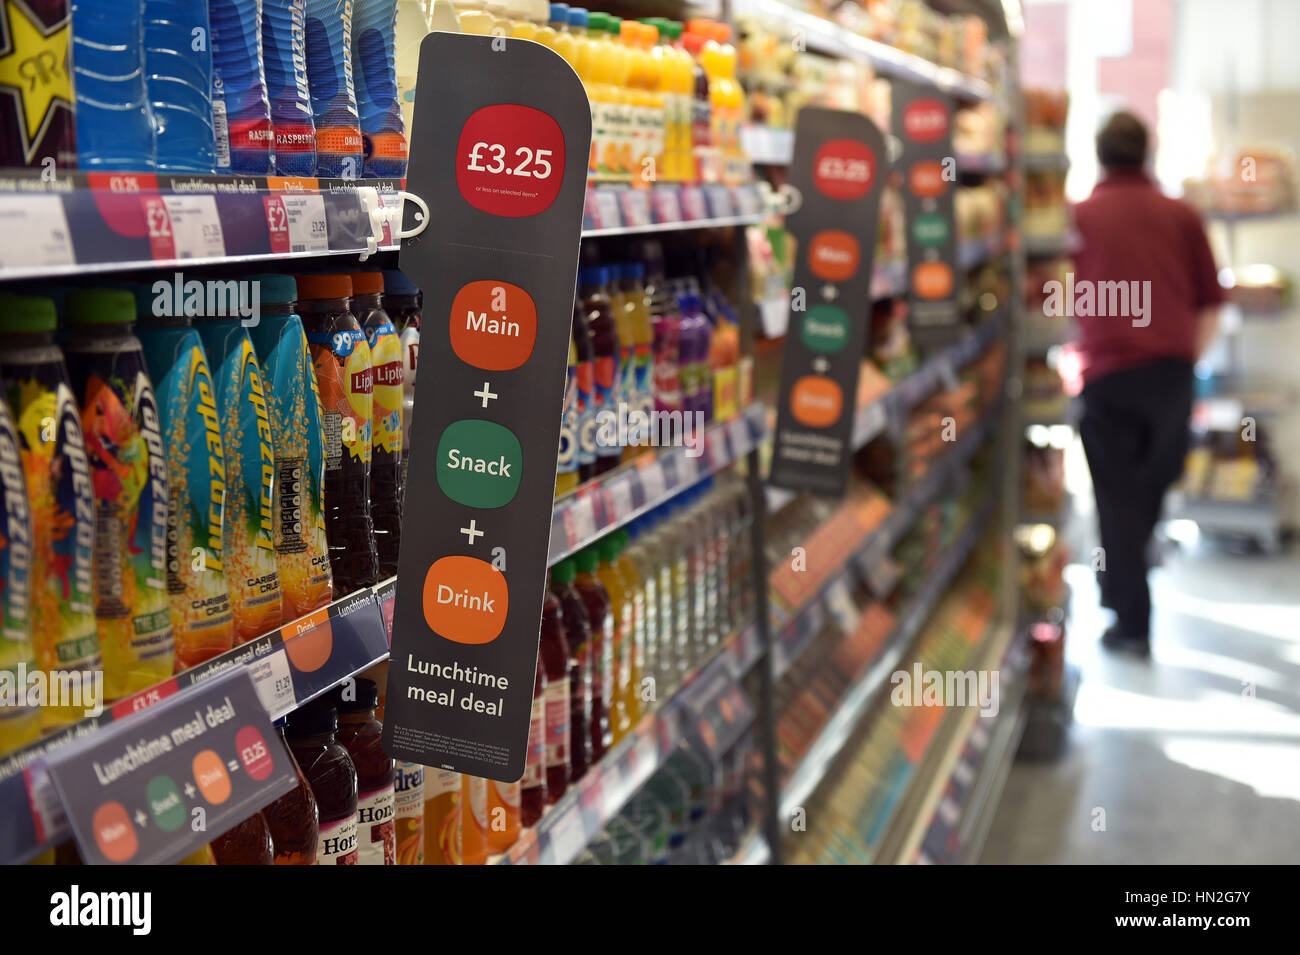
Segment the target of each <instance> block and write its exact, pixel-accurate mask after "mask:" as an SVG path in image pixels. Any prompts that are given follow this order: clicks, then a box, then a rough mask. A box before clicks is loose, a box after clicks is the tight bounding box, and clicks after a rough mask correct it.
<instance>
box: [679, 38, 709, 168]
mask: <svg viewBox="0 0 1300 955" xmlns="http://www.w3.org/2000/svg"><path fill="white" fill-rule="evenodd" d="M691 22H692V23H694V22H696V21H691ZM707 42H708V39H707V37H704V36H702V35H700V34H699V33H695V32H693V31H692V30H691V29H690V24H688V25H687V32H686V33H683V34H682V48H683V49H684V50H686V52H687V53H688V54H689V55H690V57H691V76H692V82H691V167H692V168H691V175H690V179H691V181H692V182H717V181H718V151H717V149H716V148H715V143H714V141H713V132H714V124H713V106H712V101H711V100H710V97H709V75H708V74H707V73H706V72H705V70H704V67H703V66H702V65H701V53H702V52H703V50H704V45H705V43H707Z"/></svg>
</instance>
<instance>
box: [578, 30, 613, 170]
mask: <svg viewBox="0 0 1300 955" xmlns="http://www.w3.org/2000/svg"><path fill="white" fill-rule="evenodd" d="M609 25H610V16H609V14H607V13H594V12H593V13H591V14H589V15H588V16H587V36H588V38H589V54H588V56H589V62H588V75H589V77H590V85H589V86H588V88H587V96H588V98H589V99H590V100H591V106H592V127H591V128H592V133H591V137H592V142H593V145H594V147H595V149H594V158H595V165H594V166H593V167H590V168H589V169H588V174H589V175H597V176H601V177H603V178H610V179H612V178H618V177H619V176H620V175H621V173H622V171H623V159H622V142H621V139H620V127H621V116H620V97H621V95H622V91H621V90H620V88H619V86H618V83H617V76H618V66H619V63H618V52H617V51H616V50H615V48H614V44H613V42H612V41H611V40H610V35H609ZM579 62H581V61H579Z"/></svg>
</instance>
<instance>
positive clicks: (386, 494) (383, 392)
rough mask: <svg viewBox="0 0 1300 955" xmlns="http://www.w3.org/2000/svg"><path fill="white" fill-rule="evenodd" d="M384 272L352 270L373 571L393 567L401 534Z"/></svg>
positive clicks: (392, 332)
mask: <svg viewBox="0 0 1300 955" xmlns="http://www.w3.org/2000/svg"><path fill="white" fill-rule="evenodd" d="M383 293H384V276H383V274H382V273H380V272H354V273H353V274H352V312H353V314H354V315H356V318H357V321H358V322H360V323H361V331H362V332H363V333H365V336H366V344H368V345H369V346H370V360H371V364H372V367H373V378H374V384H373V392H372V395H371V425H370V517H371V520H372V521H373V522H374V527H375V551H376V553H377V555H378V558H379V577H380V579H381V580H386V579H388V578H389V577H392V576H393V575H395V574H396V573H397V552H398V550H399V548H400V547H401V540H402V506H401V504H402V399H403V393H402V378H403V373H404V366H403V362H402V342H401V339H400V338H399V337H398V333H397V328H396V327H395V326H394V325H393V321H392V319H391V318H390V317H389V315H388V313H387V312H386V311H384V306H383V302H382V297H383Z"/></svg>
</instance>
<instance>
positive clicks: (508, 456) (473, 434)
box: [438, 418, 524, 508]
mask: <svg viewBox="0 0 1300 955" xmlns="http://www.w3.org/2000/svg"><path fill="white" fill-rule="evenodd" d="M523 458H524V453H523V449H522V448H520V447H519V439H518V438H516V437H515V435H514V432H513V431H511V430H510V429H509V428H505V427H502V426H501V425H499V424H497V423H496V422H493V421H481V420H479V419H477V418H466V419H464V420H462V421H456V422H453V423H452V424H449V425H448V426H447V430H446V431H444V432H443V433H442V437H441V438H439V439H438V486H439V487H440V488H442V493H443V494H446V495H447V496H448V497H449V498H451V499H452V500H453V501H455V502H456V503H457V504H464V505H465V506H466V507H481V508H492V507H503V506H504V505H506V504H509V503H510V502H511V501H512V500H513V499H514V496H515V493H516V492H517V491H518V490H519V481H520V479H521V478H522V477H523V467H524V460H523Z"/></svg>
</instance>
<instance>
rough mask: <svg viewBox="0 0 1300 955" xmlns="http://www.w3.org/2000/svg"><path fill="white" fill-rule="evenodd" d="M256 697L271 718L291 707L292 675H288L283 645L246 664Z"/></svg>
mask: <svg viewBox="0 0 1300 955" xmlns="http://www.w3.org/2000/svg"><path fill="white" fill-rule="evenodd" d="M248 674H249V676H251V677H252V678H253V686H254V688H255V689H256V690H257V696H258V699H260V700H261V701H262V705H263V706H264V707H266V712H267V713H269V714H270V715H271V719H279V718H280V717H281V716H283V715H284V714H285V713H288V712H289V711H290V710H291V709H293V706H294V703H296V702H297V701H296V700H295V699H294V695H293V677H292V676H290V675H289V655H288V653H287V652H286V651H285V649H284V648H283V647H281V648H280V649H279V650H276V651H275V652H274V653H268V654H267V655H266V656H264V657H262V658H261V659H260V660H255V661H254V662H252V663H250V664H249V665H248Z"/></svg>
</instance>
